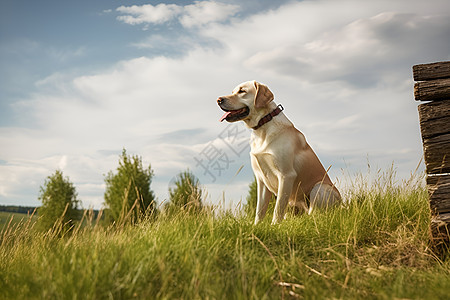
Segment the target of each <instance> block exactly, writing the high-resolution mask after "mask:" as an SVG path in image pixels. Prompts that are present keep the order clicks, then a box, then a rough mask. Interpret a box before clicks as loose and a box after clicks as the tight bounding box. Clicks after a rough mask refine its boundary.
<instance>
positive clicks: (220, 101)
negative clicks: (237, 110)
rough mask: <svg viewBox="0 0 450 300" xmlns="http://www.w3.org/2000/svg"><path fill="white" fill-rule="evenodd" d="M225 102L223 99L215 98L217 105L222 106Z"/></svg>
mask: <svg viewBox="0 0 450 300" xmlns="http://www.w3.org/2000/svg"><path fill="white" fill-rule="evenodd" d="M224 101H225V98H222V97H219V98H217V104H222V103H223V102H224Z"/></svg>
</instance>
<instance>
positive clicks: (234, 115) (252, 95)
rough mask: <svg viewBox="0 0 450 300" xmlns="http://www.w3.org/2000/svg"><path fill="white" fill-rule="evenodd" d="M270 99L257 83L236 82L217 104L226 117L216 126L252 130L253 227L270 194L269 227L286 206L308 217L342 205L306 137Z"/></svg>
mask: <svg viewBox="0 0 450 300" xmlns="http://www.w3.org/2000/svg"><path fill="white" fill-rule="evenodd" d="M273 99H274V96H273V93H272V92H271V91H270V89H269V88H268V87H267V86H266V85H264V84H261V83H258V82H256V81H247V82H244V83H241V84H240V85H238V86H237V87H236V88H234V90H233V91H232V93H231V95H228V96H222V97H219V98H218V99H217V104H218V105H219V107H220V108H221V109H222V110H223V111H224V112H225V114H224V115H223V116H222V117H221V118H220V121H221V122H222V121H224V120H226V121H227V122H237V121H244V122H245V124H246V125H247V126H248V127H249V128H251V129H253V132H252V137H251V141H250V145H251V151H250V158H251V165H252V169H253V173H254V174H255V178H256V183H257V191H258V192H257V206H256V216H255V224H258V223H259V222H261V220H262V219H263V218H264V216H265V215H266V212H267V207H268V205H269V201H270V199H271V197H272V194H274V195H276V204H275V210H274V214H273V219H272V224H277V223H280V222H281V221H282V220H283V219H284V217H285V211H286V206H287V204H288V203H289V204H290V205H291V206H294V208H295V211H296V212H300V213H301V212H308V213H309V214H310V213H311V212H312V211H313V210H314V209H315V208H328V207H332V206H336V205H338V204H339V203H341V202H342V199H341V195H340V193H339V191H338V189H337V188H336V187H335V186H334V185H333V183H332V182H331V180H330V178H329V176H328V174H327V171H326V170H325V168H324V167H323V165H322V164H321V162H320V161H319V158H318V157H317V155H316V154H315V153H314V151H313V150H312V148H311V146H310V145H309V144H308V143H307V142H306V139H305V136H304V135H303V134H302V133H301V132H300V131H299V130H297V129H296V128H295V127H294V125H293V124H292V122H291V121H290V120H289V119H288V118H287V117H286V116H285V114H284V113H283V112H282V111H283V107H282V106H281V105H278V106H277V105H276V104H275V103H274V101H273Z"/></svg>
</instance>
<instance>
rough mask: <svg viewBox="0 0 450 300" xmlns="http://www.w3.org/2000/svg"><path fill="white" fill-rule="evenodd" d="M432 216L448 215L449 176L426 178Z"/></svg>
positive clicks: (449, 203) (449, 206) (449, 209)
mask: <svg viewBox="0 0 450 300" xmlns="http://www.w3.org/2000/svg"><path fill="white" fill-rule="evenodd" d="M427 185H428V193H429V195H430V208H431V212H432V213H433V214H442V213H450V174H444V175H434V176H427Z"/></svg>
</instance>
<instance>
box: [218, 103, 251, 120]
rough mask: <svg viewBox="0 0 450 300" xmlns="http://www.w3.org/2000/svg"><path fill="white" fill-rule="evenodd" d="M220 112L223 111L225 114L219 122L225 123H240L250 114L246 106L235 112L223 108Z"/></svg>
mask: <svg viewBox="0 0 450 300" xmlns="http://www.w3.org/2000/svg"><path fill="white" fill-rule="evenodd" d="M222 110H223V111H225V113H224V114H223V116H222V117H221V118H220V122H222V121H223V120H227V122H236V121H240V120H242V119H243V118H245V117H246V116H248V114H249V113H250V109H249V108H248V107H247V106H245V107H243V108H240V109H236V110H227V109H224V108H222Z"/></svg>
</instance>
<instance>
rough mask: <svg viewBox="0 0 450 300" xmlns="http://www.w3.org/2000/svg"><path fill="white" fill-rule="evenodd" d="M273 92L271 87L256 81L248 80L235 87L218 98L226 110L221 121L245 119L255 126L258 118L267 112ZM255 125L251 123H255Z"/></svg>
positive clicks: (218, 101) (220, 104)
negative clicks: (227, 93) (229, 92)
mask: <svg viewBox="0 0 450 300" xmlns="http://www.w3.org/2000/svg"><path fill="white" fill-rule="evenodd" d="M272 100H273V94H272V92H271V91H270V90H269V88H268V87H267V86H266V85H264V84H262V83H259V82H256V81H247V82H244V83H241V84H240V85H238V86H237V87H235V88H234V90H233V92H232V94H231V95H228V96H222V97H219V98H218V99H217V104H219V106H220V108H221V109H222V110H223V111H225V114H224V115H223V116H222V118H220V121H223V120H226V121H228V122H236V121H241V120H242V121H245V122H246V123H247V125H249V126H255V125H256V124H257V123H258V120H259V119H260V118H261V117H262V116H264V115H265V114H267V111H268V110H269V103H270V102H271V101H272ZM255 122H256V124H255V125H251V124H253V123H255Z"/></svg>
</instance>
